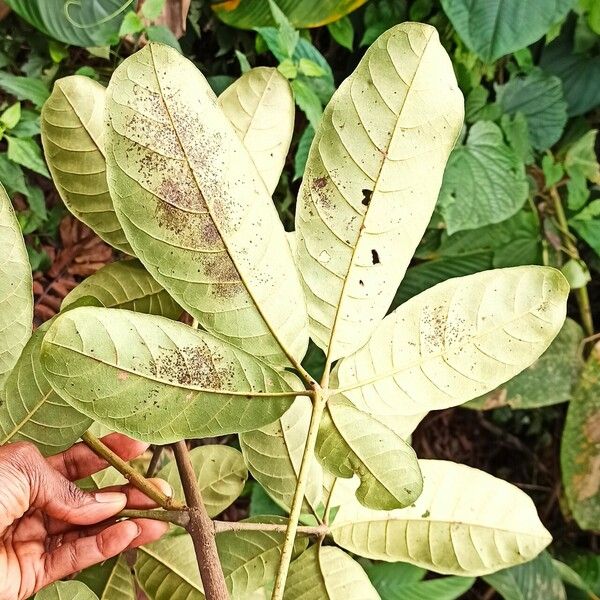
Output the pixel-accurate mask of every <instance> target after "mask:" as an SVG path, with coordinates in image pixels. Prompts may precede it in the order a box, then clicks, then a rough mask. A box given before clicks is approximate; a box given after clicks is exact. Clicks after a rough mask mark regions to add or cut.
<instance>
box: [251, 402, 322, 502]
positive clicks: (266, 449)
mask: <svg viewBox="0 0 600 600" xmlns="http://www.w3.org/2000/svg"><path fill="white" fill-rule="evenodd" d="M311 409H312V403H311V402H310V400H309V399H308V398H307V397H306V396H301V397H299V398H296V400H295V401H294V403H293V404H292V406H291V407H290V408H289V410H288V411H286V412H285V413H284V414H283V415H282V416H281V417H280V419H279V420H278V421H275V422H274V423H271V424H269V425H266V426H265V427H262V428H261V429H256V430H254V431H248V432H246V433H241V434H240V447H241V449H242V454H243V455H244V459H245V460H246V464H247V465H248V469H249V470H250V472H251V473H252V476H253V477H254V478H255V479H256V480H257V481H258V482H259V483H260V485H261V486H262V487H263V488H264V489H265V490H266V491H267V492H268V493H269V495H270V496H271V497H272V498H273V499H274V500H275V501H276V502H278V503H279V504H281V505H282V506H285V507H286V508H289V507H290V506H291V504H292V498H293V495H294V491H295V489H296V485H297V481H298V472H299V471H300V462H301V461H302V453H303V452H304V444H305V442H306V436H307V435H308V426H309V422H310V415H311ZM322 480H323V469H322V467H321V465H320V464H319V462H318V461H317V460H316V458H313V459H312V460H311V467H310V471H309V476H308V483H307V486H306V492H305V501H304V507H303V512H305V513H307V512H310V509H311V507H312V508H313V509H316V508H317V507H318V505H319V502H320V501H321V493H322V487H323V483H322Z"/></svg>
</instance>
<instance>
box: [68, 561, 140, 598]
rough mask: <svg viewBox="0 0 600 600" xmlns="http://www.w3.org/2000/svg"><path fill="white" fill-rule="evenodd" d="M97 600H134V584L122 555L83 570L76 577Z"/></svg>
mask: <svg viewBox="0 0 600 600" xmlns="http://www.w3.org/2000/svg"><path fill="white" fill-rule="evenodd" d="M77 579H78V580H79V581H81V582H83V583H85V584H86V585H87V586H88V587H89V588H90V589H91V590H92V591H93V592H94V593H95V594H96V595H97V596H98V600H135V584H134V581H133V576H132V574H131V569H130V568H129V565H128V564H127V561H126V560H125V556H124V555H119V556H117V557H115V558H113V559H111V560H107V561H106V562H104V563H102V564H99V565H94V566H93V567H90V568H89V569H85V570H84V571H82V572H81V573H79V575H78V576H77Z"/></svg>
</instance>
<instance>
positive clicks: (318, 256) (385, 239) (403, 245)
mask: <svg viewBox="0 0 600 600" xmlns="http://www.w3.org/2000/svg"><path fill="white" fill-rule="evenodd" d="M462 118H463V101H462V95H461V93H460V91H459V89H458V87H457V84H456V79H455V77H454V72H453V70H452V65H451V63H450V60H449V58H448V56H447V54H446V52H445V50H444V49H443V47H442V46H441V44H440V42H439V39H438V35H437V32H436V30H435V29H434V28H433V27H431V26H429V25H422V24H418V23H404V24H401V25H398V26H396V27H393V28H392V29H390V30H389V31H387V32H386V33H384V34H383V35H382V36H381V37H380V38H379V39H378V40H377V41H376V42H375V43H374V44H373V46H371V47H370V48H369V50H367V52H366V54H365V56H364V57H363V59H362V60H361V62H360V63H359V65H358V67H357V68H356V70H355V71H354V73H353V74H352V75H351V76H350V77H349V78H348V79H346V81H344V83H343V84H342V85H341V86H340V87H339V88H338V90H337V91H336V92H335V94H334V96H333V98H332V99H331V101H330V103H329V105H328V106H327V108H326V109H325V112H324V114H323V119H322V121H321V124H320V127H319V130H318V131H317V133H316V136H315V139H314V141H313V143H312V146H311V149H310V153H309V157H308V161H307V164H306V169H305V173H304V179H303V182H302V186H301V189H300V195H299V199H298V212H297V215H296V232H297V238H298V247H297V262H298V265H299V268H300V271H301V276H302V278H303V280H304V287H305V291H306V294H307V300H308V307H309V316H310V328H311V336H312V338H313V339H314V340H315V342H316V343H317V345H318V346H319V347H321V348H323V349H324V350H328V351H329V356H330V359H335V358H339V357H341V356H346V355H348V354H350V353H351V352H353V351H354V350H356V349H357V348H359V347H360V346H362V345H363V344H364V343H365V342H366V341H367V340H368V338H369V336H370V334H371V332H372V331H373V329H374V327H375V326H376V325H377V323H378V321H379V320H380V319H381V318H382V317H383V316H384V315H385V313H386V311H387V309H388V307H389V305H390V302H391V301H392V298H393V296H394V292H395V291H396V288H397V287H398V284H399V283H400V281H401V279H402V277H403V275H404V272H405V271H406V268H407V266H408V264H409V262H410V259H411V257H412V255H413V252H414V250H415V248H416V246H417V244H418V242H419V240H420V239H421V236H422V234H423V231H424V230H425V227H426V225H427V223H428V222H429V219H430V217H431V213H432V211H433V208H434V205H435V202H436V199H437V195H438V191H439V187H440V184H441V181H442V174H443V170H444V165H445V163H446V160H447V158H448V155H449V153H450V150H451V149H452V146H453V144H454V141H455V139H456V137H457V135H458V133H459V131H460V127H461V124H462Z"/></svg>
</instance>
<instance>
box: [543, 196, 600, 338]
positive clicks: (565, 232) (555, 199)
mask: <svg viewBox="0 0 600 600" xmlns="http://www.w3.org/2000/svg"><path fill="white" fill-rule="evenodd" d="M548 193H549V194H550V198H552V204H553V207H554V212H555V214H556V219H557V220H558V224H559V225H560V230H561V235H562V238H563V244H564V245H565V249H566V250H567V252H568V253H569V255H570V256H571V257H573V258H575V259H579V251H578V250H577V246H576V245H575V243H574V242H573V239H572V238H571V235H570V233H569V223H568V221H567V217H566V215H565V210H564V208H563V204H562V200H561V197H560V194H559V193H558V190H557V189H556V186H550V187H549V188H548ZM573 292H574V294H575V298H576V300H577V306H578V307H579V314H580V315H581V324H582V325H583V329H584V331H585V334H586V335H587V336H592V335H594V320H593V318H592V308H591V306H590V297H589V295H588V291H587V286H585V285H584V286H583V287H580V288H577V289H576V290H573Z"/></svg>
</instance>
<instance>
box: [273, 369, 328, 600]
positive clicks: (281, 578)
mask: <svg viewBox="0 0 600 600" xmlns="http://www.w3.org/2000/svg"><path fill="white" fill-rule="evenodd" d="M326 368H328V367H327V366H326ZM324 380H326V377H325V376H324ZM326 404H327V396H326V395H325V394H323V390H322V389H321V388H320V387H319V386H317V389H315V395H314V398H313V409H312V414H311V417H310V425H309V426H308V435H307V436H306V443H305V444H304V452H303V453H302V462H301V463H300V471H299V473H298V481H297V482H296V489H295V490H294V498H293V500H292V506H291V510H290V520H289V521H288V525H287V528H286V532H285V539H284V541H283V549H282V551H281V559H280V561H279V568H278V570H277V576H276V578H275V586H274V588H273V595H272V596H271V600H282V598H283V591H284V589H285V582H286V579H287V575H288V571H289V569H290V561H291V559H292V553H293V550H294V540H295V539H296V532H297V531H298V519H299V518H300V513H301V511H302V503H303V501H304V494H305V492H306V484H307V482H308V475H309V471H310V459H311V457H312V455H313V454H314V451H315V445H316V443H317V434H318V432H319V424H320V423H321V417H322V416H323V411H324V410H325V405H326Z"/></svg>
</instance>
